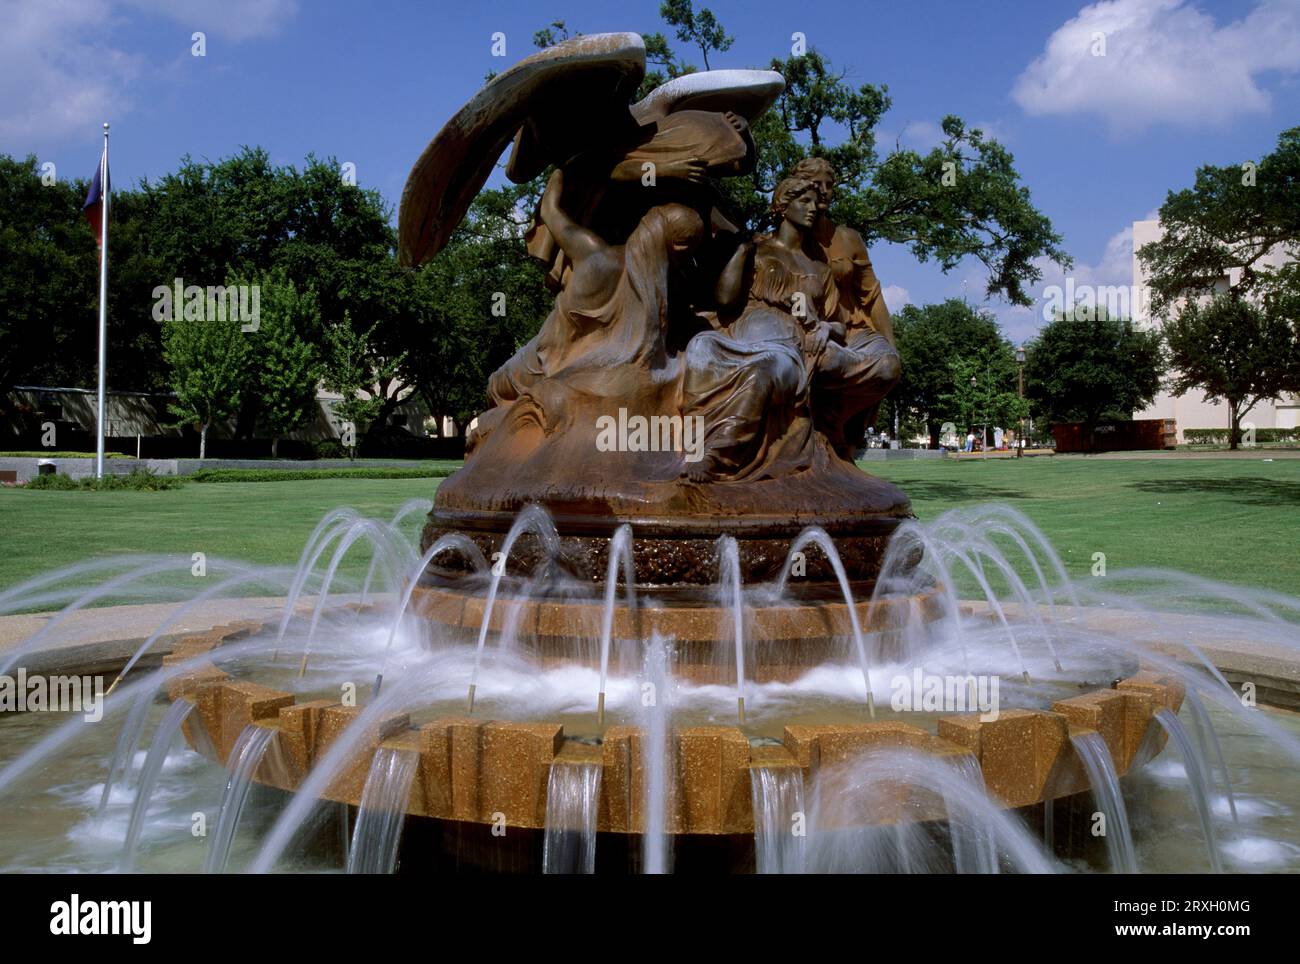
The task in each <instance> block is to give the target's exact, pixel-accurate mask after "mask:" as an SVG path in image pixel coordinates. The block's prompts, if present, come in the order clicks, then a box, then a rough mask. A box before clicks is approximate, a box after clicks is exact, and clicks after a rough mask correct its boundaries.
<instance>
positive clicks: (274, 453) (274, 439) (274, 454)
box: [271, 435, 280, 459]
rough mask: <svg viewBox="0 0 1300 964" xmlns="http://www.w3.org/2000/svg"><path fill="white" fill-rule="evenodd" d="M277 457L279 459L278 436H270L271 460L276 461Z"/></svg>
mask: <svg viewBox="0 0 1300 964" xmlns="http://www.w3.org/2000/svg"><path fill="white" fill-rule="evenodd" d="M279 457H280V436H278V435H272V436H271V458H273V459H278V458H279Z"/></svg>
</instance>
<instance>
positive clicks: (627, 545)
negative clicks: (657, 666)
mask: <svg viewBox="0 0 1300 964" xmlns="http://www.w3.org/2000/svg"><path fill="white" fill-rule="evenodd" d="M620 560H621V561H622V564H623V591H624V594H625V599H626V606H627V611H628V614H629V615H630V616H631V617H632V618H633V620H635V618H636V564H635V561H634V560H633V558H632V526H631V525H629V524H628V523H624V524H623V525H621V526H619V527H618V528H617V529H615V530H614V535H613V537H611V538H610V540H609V559H608V561H607V562H606V564H605V603H604V608H603V609H602V611H601V617H600V691H599V693H598V694H597V696H596V726H597V727H598V728H600V729H604V727H605V681H606V680H607V679H608V677H609V647H610V642H611V640H612V638H613V635H614V601H615V600H616V599H617V598H618V566H619V562H620Z"/></svg>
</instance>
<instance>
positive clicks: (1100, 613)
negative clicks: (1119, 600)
mask: <svg viewBox="0 0 1300 964" xmlns="http://www.w3.org/2000/svg"><path fill="white" fill-rule="evenodd" d="M963 606H966V607H968V608H969V610H970V612H972V613H973V614H974V615H976V616H987V617H990V618H991V617H992V610H991V608H990V607H989V606H988V604H987V603H985V602H965V603H963ZM1002 609H1003V610H1004V611H1005V612H1006V613H1007V614H1008V615H1009V616H1014V615H1017V614H1019V613H1020V612H1021V610H1022V607H1021V605H1020V604H1019V603H1003V604H1002ZM1038 609H1039V611H1040V613H1041V614H1042V616H1043V617H1044V618H1047V617H1049V616H1051V615H1053V614H1052V611H1051V607H1049V606H1046V605H1039V607H1038ZM1081 609H1082V612H1083V614H1084V620H1085V622H1084V624H1085V625H1087V626H1088V627H1090V628H1095V629H1100V630H1103V631H1107V632H1111V633H1113V634H1115V635H1117V636H1120V637H1125V636H1127V637H1128V638H1140V637H1141V636H1143V635H1150V637H1151V639H1150V644H1151V647H1152V649H1154V650H1155V651H1157V652H1159V653H1161V654H1162V655H1165V656H1169V657H1172V658H1174V659H1177V660H1178V661H1179V662H1181V663H1185V664H1186V665H1187V666H1189V667H1195V668H1197V669H1200V670H1204V669H1205V665H1204V664H1203V663H1202V662H1201V661H1200V660H1199V659H1198V658H1197V656H1196V654H1195V653H1193V652H1191V651H1190V650H1189V649H1188V648H1187V647H1188V644H1191V645H1194V646H1195V647H1196V648H1197V649H1198V650H1199V651H1200V652H1201V653H1202V654H1203V655H1204V656H1205V658H1206V659H1208V660H1209V661H1210V662H1211V663H1213V664H1214V667H1215V669H1217V670H1218V671H1219V672H1220V673H1222V674H1223V677H1224V678H1225V679H1226V680H1227V681H1228V682H1229V683H1232V684H1234V685H1237V686H1238V687H1240V686H1241V685H1242V684H1246V683H1250V684H1253V686H1254V687H1255V700H1256V702H1257V703H1259V704H1261V705H1264V706H1271V707H1274V708H1275V709H1282V710H1290V711H1292V712H1300V660H1297V659H1296V656H1295V654H1294V653H1293V652H1290V651H1288V650H1286V649H1285V648H1283V647H1280V646H1274V645H1271V644H1268V643H1261V642H1259V641H1258V640H1246V639H1227V638H1224V636H1223V631H1222V627H1221V626H1219V625H1214V624H1212V622H1211V617H1203V616H1198V615H1195V614H1191V613H1186V614H1170V613H1157V614H1151V613H1143V612H1138V611H1133V610H1122V609H1111V608H1105V609H1103V608H1101V607H1096V606H1091V607H1090V606H1084V607H1081ZM1062 612H1069V613H1076V612H1077V611H1076V610H1074V609H1073V608H1071V607H1061V606H1058V607H1057V610H1056V613H1055V615H1057V616H1060V615H1061V614H1062ZM1152 615H1156V616H1158V617H1159V622H1158V624H1156V623H1153V621H1152ZM1179 637H1181V639H1178V638H1179Z"/></svg>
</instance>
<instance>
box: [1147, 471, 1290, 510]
mask: <svg viewBox="0 0 1300 964" xmlns="http://www.w3.org/2000/svg"><path fill="white" fill-rule="evenodd" d="M1129 487H1130V488H1133V489H1138V490H1139V491H1141V492H1152V493H1155V494H1157V495H1178V494H1194V495H1219V496H1224V497H1226V498H1229V499H1232V500H1233V501H1236V502H1240V503H1242V504H1244V505H1262V506H1276V505H1300V482H1284V481H1279V480H1278V479H1266V478H1261V477H1258V476H1255V477H1251V478H1242V479H1160V480H1156V479H1146V480H1144V481H1141V482H1131V483H1129Z"/></svg>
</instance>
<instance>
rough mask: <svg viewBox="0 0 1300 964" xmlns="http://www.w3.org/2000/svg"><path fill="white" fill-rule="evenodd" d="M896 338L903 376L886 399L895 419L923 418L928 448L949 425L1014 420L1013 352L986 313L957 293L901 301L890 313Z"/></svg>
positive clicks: (1016, 415) (1015, 420)
mask: <svg viewBox="0 0 1300 964" xmlns="http://www.w3.org/2000/svg"><path fill="white" fill-rule="evenodd" d="M894 337H895V339H896V341H897V345H898V354H899V358H900V360H901V361H902V369H903V374H902V377H901V379H900V380H899V382H898V384H897V385H896V386H895V387H894V390H893V391H892V392H891V393H890V394H889V396H888V397H887V398H886V399H885V404H886V406H888V407H889V410H890V411H889V414H890V415H891V416H892V415H893V414H895V413H897V414H898V416H899V421H900V423H902V422H906V421H909V420H913V419H915V420H917V421H919V422H921V423H922V424H923V425H924V426H925V431H926V434H928V435H929V436H930V444H931V446H933V447H938V445H939V444H940V434H941V429H942V426H943V425H944V423H946V422H951V423H953V425H954V426H962V427H971V426H973V425H975V424H977V423H978V424H983V425H997V424H1002V425H1009V424H1013V423H1015V422H1017V421H1018V420H1019V417H1020V416H1019V415H1018V414H1016V412H1015V411H1013V409H1015V408H1016V406H1017V405H1018V403H1019V398H1018V396H1017V394H1016V392H1017V388H1016V360H1015V349H1014V348H1013V347H1012V345H1011V343H1010V342H1008V341H1007V340H1006V338H1005V337H1003V335H1002V331H1001V329H1000V328H999V327H998V323H997V321H996V320H995V319H994V318H993V316H992V314H990V313H989V312H987V311H984V310H982V309H979V308H976V307H974V306H973V305H970V304H968V303H967V302H965V301H963V300H962V299H960V298H949V299H948V300H946V301H943V302H940V303H939V304H931V305H906V306H905V307H904V308H903V310H902V311H900V312H899V313H898V314H897V315H895V316H894ZM972 377H974V378H975V379H976V385H975V387H974V388H972V387H971V385H970V379H971V378H972ZM1006 396H1010V397H1011V398H1013V399H1015V403H1014V404H1013V403H1012V402H1011V401H1010V400H1008V398H1007V397H1006Z"/></svg>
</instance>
